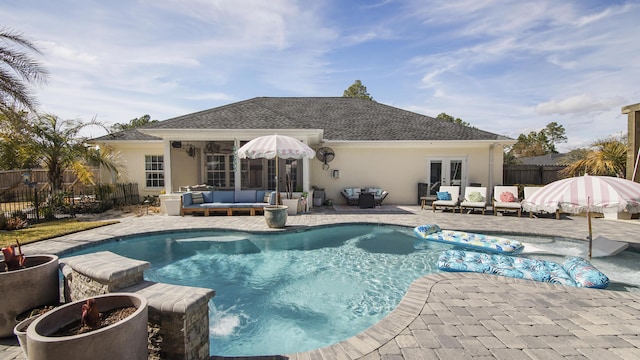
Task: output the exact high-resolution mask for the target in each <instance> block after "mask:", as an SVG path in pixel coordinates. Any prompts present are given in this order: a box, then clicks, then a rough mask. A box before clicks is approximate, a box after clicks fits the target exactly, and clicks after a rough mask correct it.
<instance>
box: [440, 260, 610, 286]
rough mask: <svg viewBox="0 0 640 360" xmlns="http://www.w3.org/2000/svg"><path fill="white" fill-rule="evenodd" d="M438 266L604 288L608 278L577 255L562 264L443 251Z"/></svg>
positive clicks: (444, 269)
mask: <svg viewBox="0 0 640 360" xmlns="http://www.w3.org/2000/svg"><path fill="white" fill-rule="evenodd" d="M438 268H439V269H440V270H442V271H449V272H477V273H484V274H494V275H501V276H508V277H512V278H517V279H525V280H534V281H540V282H547V283H551V284H560V285H567V286H576V287H585V288H596V289H606V288H607V286H609V278H608V277H607V276H606V275H605V274H603V273H602V272H600V271H599V270H598V269H596V268H595V267H594V266H593V265H591V263H590V262H589V261H587V260H585V259H583V258H580V257H567V258H566V259H565V261H564V262H563V263H562V264H558V263H555V262H552V261H546V260H536V259H529V258H524V257H516V256H507V255H501V254H486V253H478V252H473V251H462V250H446V251H444V252H443V253H442V254H441V255H440V257H439V259H438Z"/></svg>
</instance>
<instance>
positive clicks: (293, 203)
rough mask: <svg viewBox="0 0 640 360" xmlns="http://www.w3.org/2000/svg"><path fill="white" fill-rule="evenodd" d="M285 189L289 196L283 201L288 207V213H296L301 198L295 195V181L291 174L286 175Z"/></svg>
mask: <svg viewBox="0 0 640 360" xmlns="http://www.w3.org/2000/svg"><path fill="white" fill-rule="evenodd" d="M285 191H286V193H287V198H286V199H283V200H282V203H283V204H284V205H286V206H287V207H288V209H287V213H288V214H289V215H296V214H297V213H298V208H299V206H300V198H294V197H293V181H292V179H291V175H290V174H287V175H286V182H285Z"/></svg>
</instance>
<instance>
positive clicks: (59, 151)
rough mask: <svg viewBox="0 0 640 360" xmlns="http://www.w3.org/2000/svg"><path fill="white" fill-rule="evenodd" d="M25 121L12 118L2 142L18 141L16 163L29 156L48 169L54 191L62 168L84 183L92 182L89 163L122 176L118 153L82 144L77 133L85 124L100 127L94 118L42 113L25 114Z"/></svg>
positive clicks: (60, 176)
mask: <svg viewBox="0 0 640 360" xmlns="http://www.w3.org/2000/svg"><path fill="white" fill-rule="evenodd" d="M24 120H25V121H24V122H21V123H20V122H18V121H12V122H11V123H10V124H11V125H10V126H5V128H4V129H3V131H2V133H1V134H0V136H2V139H3V140H4V141H14V142H17V145H16V148H17V149H18V152H17V154H18V157H19V160H18V161H19V162H25V161H26V159H27V156H28V157H29V158H31V159H33V160H35V163H36V164H37V165H38V166H41V167H44V168H46V169H47V180H48V182H49V184H50V185H51V188H52V189H53V190H61V189H62V181H63V177H62V175H63V173H64V171H65V170H72V171H73V172H74V173H75V174H76V176H77V177H78V179H79V180H80V181H81V182H83V183H85V184H88V183H93V173H92V172H91V171H90V167H91V166H98V165H101V166H103V167H104V168H106V169H108V170H110V171H112V172H114V173H115V174H116V175H117V176H122V175H123V174H122V173H121V170H120V169H122V168H123V167H122V166H121V164H120V161H119V156H118V154H117V153H115V152H113V151H112V149H109V148H104V149H98V148H96V147H91V146H88V145H87V144H85V140H86V138H84V137H81V136H79V134H80V132H81V130H82V129H84V128H86V127H87V126H102V124H100V123H99V122H97V121H96V120H95V119H94V120H91V121H90V122H87V123H83V122H81V121H79V120H61V119H60V118H58V117H57V116H55V115H52V114H44V115H39V116H32V117H29V116H25V117H24ZM11 139H14V140H11ZM34 167H35V166H34Z"/></svg>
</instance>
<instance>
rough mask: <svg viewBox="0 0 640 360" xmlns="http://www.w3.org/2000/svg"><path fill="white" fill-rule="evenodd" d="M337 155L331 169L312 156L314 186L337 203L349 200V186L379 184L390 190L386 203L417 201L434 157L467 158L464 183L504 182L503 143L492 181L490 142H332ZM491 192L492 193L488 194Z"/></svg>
mask: <svg viewBox="0 0 640 360" xmlns="http://www.w3.org/2000/svg"><path fill="white" fill-rule="evenodd" d="M331 147H332V148H333V149H334V151H335V153H336V156H335V159H334V160H333V161H332V162H331V163H329V166H330V169H329V170H323V169H322V163H321V162H320V161H318V160H315V159H314V160H311V163H310V165H311V171H310V172H311V179H310V185H311V186H314V185H315V186H318V187H321V188H324V189H325V193H326V196H327V198H331V199H333V200H334V202H335V203H338V204H341V203H345V201H344V199H343V197H342V196H341V195H340V190H342V189H343V188H345V187H368V186H375V187H381V188H384V189H385V190H387V191H388V192H389V196H388V197H387V199H386V200H385V203H389V204H416V203H417V197H418V186H417V184H418V183H419V182H428V181H427V174H428V165H429V162H428V161H429V159H430V158H434V157H463V158H465V159H466V166H467V171H466V179H463V183H464V184H469V183H481V184H482V185H483V186H493V185H500V184H501V183H502V147H500V146H495V147H494V149H493V167H492V175H493V178H492V179H491V180H492V184H489V181H490V176H489V173H490V170H489V162H490V155H489V144H483V145H478V146H474V147H464V148H460V147H452V148H447V149H444V148H429V147H423V148H417V147H412V148H385V147H360V148H355V147H349V146H344V147H341V146H331ZM334 169H338V170H340V177H339V178H332V177H331V174H332V170H334ZM487 195H488V196H490V194H487Z"/></svg>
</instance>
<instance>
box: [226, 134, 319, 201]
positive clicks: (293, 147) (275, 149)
mask: <svg viewBox="0 0 640 360" xmlns="http://www.w3.org/2000/svg"><path fill="white" fill-rule="evenodd" d="M237 155H238V157H239V158H241V159H260V158H263V159H276V199H277V204H278V205H280V190H279V183H280V181H279V176H280V171H279V169H278V159H304V158H309V159H313V157H314V156H316V152H315V151H314V150H313V149H312V148H310V147H309V146H308V145H307V144H305V143H303V142H302V141H300V140H298V139H296V138H292V137H290V136H284V135H278V134H275V135H267V136H261V137H258V138H255V139H253V140H251V141H249V142H248V143H246V144H244V145H243V146H242V147H240V149H238V151H237Z"/></svg>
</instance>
